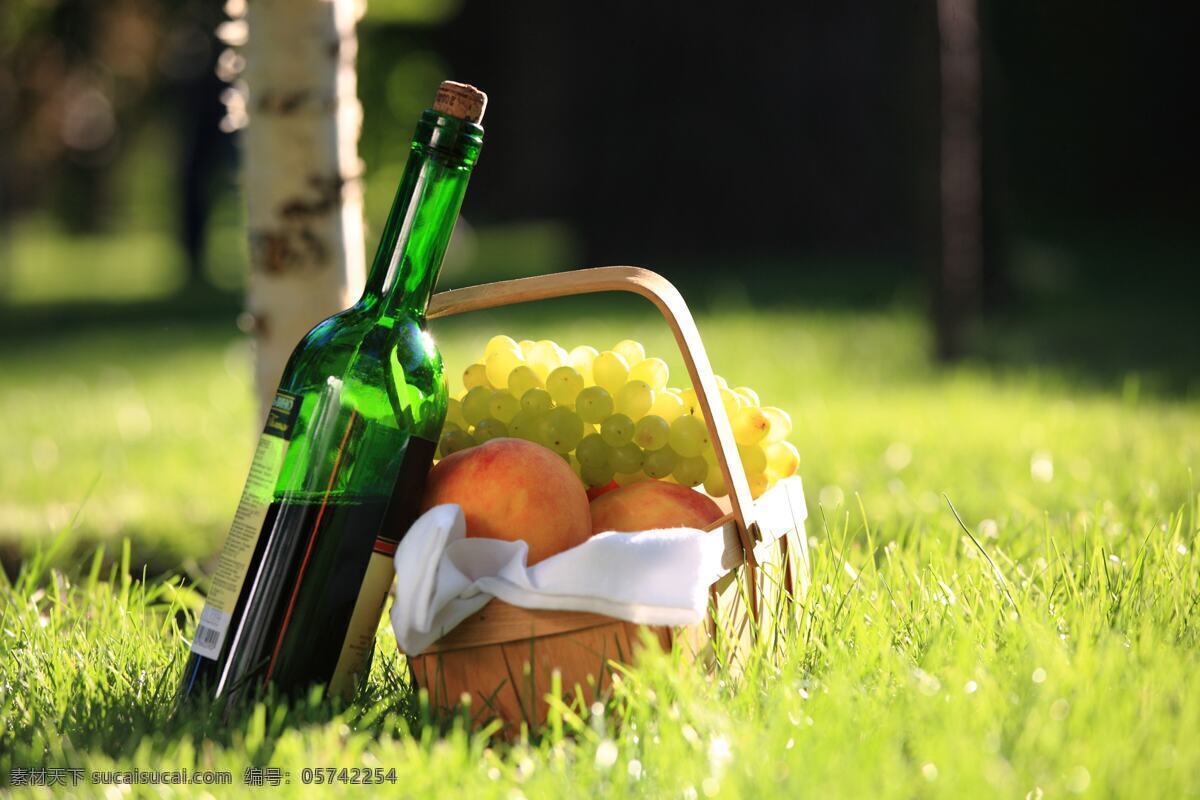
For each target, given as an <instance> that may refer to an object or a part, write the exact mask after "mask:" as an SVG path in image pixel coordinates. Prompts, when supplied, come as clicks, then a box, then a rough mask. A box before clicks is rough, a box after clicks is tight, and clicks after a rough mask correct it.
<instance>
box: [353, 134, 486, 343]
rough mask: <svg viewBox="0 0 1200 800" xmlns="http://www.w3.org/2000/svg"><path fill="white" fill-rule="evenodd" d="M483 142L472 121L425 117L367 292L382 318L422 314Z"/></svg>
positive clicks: (366, 300) (366, 301)
mask: <svg viewBox="0 0 1200 800" xmlns="http://www.w3.org/2000/svg"><path fill="white" fill-rule="evenodd" d="M482 144H483V128H481V127H480V126H478V125H476V124H474V123H471V122H467V121H465V120H461V119H458V118H456V117H452V116H449V115H447V114H441V113H438V112H436V111H433V110H428V111H426V112H425V113H424V114H423V115H422V116H421V119H420V121H419V122H418V123H417V130H416V132H415V133H414V134H413V140H412V151H411V152H410V153H409V157H408V163H407V164H405V167H404V175H403V177H402V178H401V179H400V186H399V188H398V189H397V190H396V199H395V201H394V202H393V203H392V210H391V212H390V213H389V214H388V219H387V224H386V225H385V226H384V230H383V236H382V237H381V238H380V242H379V249H378V250H377V251H376V253H375V260H374V262H373V263H372V266H371V272H370V274H369V276H368V278H367V286H366V289H365V290H364V292H363V299H362V303H363V304H364V305H368V306H371V307H374V308H377V309H378V314H379V316H380V317H381V318H384V317H388V318H391V319H396V318H398V317H405V316H410V317H411V316H415V317H418V318H420V317H423V316H424V314H425V309H426V307H427V306H428V305H429V298H430V297H432V295H433V289H434V285H435V284H436V283H437V277H438V272H439V271H440V270H441V266H442V258H443V256H444V255H445V253H446V246H447V245H448V244H449V243H450V236H451V234H452V233H453V232H454V224H455V222H456V221H457V219H458V212H459V209H460V208H461V207H462V200H463V195H464V193H465V192H466V189H467V181H468V180H469V179H470V177H471V169H472V168H473V167H474V166H475V161H476V159H478V157H479V150H480V147H481V146H482Z"/></svg>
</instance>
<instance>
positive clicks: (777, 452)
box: [767, 442, 800, 478]
mask: <svg viewBox="0 0 1200 800" xmlns="http://www.w3.org/2000/svg"><path fill="white" fill-rule="evenodd" d="M767 468H768V469H770V470H771V471H772V472H774V473H776V474H777V475H779V477H781V478H786V477H788V476H789V475H795V474H796V470H797V469H799V468H800V452H799V451H798V450H796V448H795V446H794V445H793V444H792V443H791V442H771V444H769V445H767Z"/></svg>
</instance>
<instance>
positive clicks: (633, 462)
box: [608, 442, 646, 472]
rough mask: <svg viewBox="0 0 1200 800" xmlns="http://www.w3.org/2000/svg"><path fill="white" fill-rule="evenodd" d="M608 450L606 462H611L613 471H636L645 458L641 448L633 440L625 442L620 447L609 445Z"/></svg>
mask: <svg viewBox="0 0 1200 800" xmlns="http://www.w3.org/2000/svg"><path fill="white" fill-rule="evenodd" d="M608 452H609V456H608V462H609V463H610V464H612V468H613V471H614V472H637V471H638V470H639V469H641V468H642V462H643V461H644V460H645V459H646V455H645V453H643V452H642V448H640V447H638V446H637V445H636V444H634V443H633V442H626V443H625V444H623V445H621V446H620V447H610V448H609V450H608Z"/></svg>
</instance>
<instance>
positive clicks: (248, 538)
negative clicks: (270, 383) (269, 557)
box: [192, 392, 300, 660]
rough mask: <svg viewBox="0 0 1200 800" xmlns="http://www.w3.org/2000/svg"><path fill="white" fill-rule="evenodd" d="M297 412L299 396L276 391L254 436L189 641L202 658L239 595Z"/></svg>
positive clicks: (212, 648) (212, 650)
mask: <svg viewBox="0 0 1200 800" xmlns="http://www.w3.org/2000/svg"><path fill="white" fill-rule="evenodd" d="M299 413H300V397H299V395H294V394H289V393H288V392H277V393H276V394H275V400H274V402H272V403H271V410H270V411H269V412H268V414H267V424H266V426H265V427H264V428H263V434H262V437H261V438H259V440H258V449H256V450H255V451H254V461H253V462H252V463H251V465H250V476H249V477H248V478H247V479H246V487H245V489H243V490H242V499H241V501H239V503H238V509H237V513H236V514H235V515H234V518H233V525H232V526H230V529H229V536H228V537H227V538H226V539H225V547H224V549H223V550H222V551H221V558H220V559H219V560H218V562H217V571H216V572H215V573H214V574H213V579H212V588H211V589H209V592H208V602H206V603H205V605H204V610H203V611H202V612H200V624H199V626H198V627H197V629H196V638H195V639H193V640H192V652H193V653H196V654H198V655H201V656H204V657H205V658H211V659H214V660H215V659H217V658H218V657H219V656H220V654H221V646H222V645H223V644H224V643H225V634H226V632H227V631H228V630H229V621H230V619H231V618H232V616H233V609H234V606H236V605H237V601H238V597H239V595H241V592H242V584H243V583H245V581H246V571H247V570H248V569H249V567H250V560H251V558H252V557H253V555H254V548H255V547H256V546H257V544H258V537H259V534H260V533H261V531H262V526H263V521H264V520H265V519H266V517H267V510H268V508H270V505H271V500H272V499H273V498H274V495H275V483H276V481H278V479H279V473H280V472H281V471H282V469H283V457H284V455H285V454H286V453H287V447H288V443H289V442H290V441H291V439H292V433H293V430H294V429H295V427H296V419H297V417H298V416H299Z"/></svg>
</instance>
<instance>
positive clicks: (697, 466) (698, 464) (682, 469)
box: [671, 456, 708, 486]
mask: <svg viewBox="0 0 1200 800" xmlns="http://www.w3.org/2000/svg"><path fill="white" fill-rule="evenodd" d="M671 477H673V478H674V479H675V480H676V481H678V482H679V483H681V484H682V485H684V486H699V485H700V484H702V483H704V479H705V478H707V477H708V462H707V461H705V460H704V459H703V458H701V457H700V456H692V457H691V458H680V459H679V462H678V463H676V464H675V469H673V470H671Z"/></svg>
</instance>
